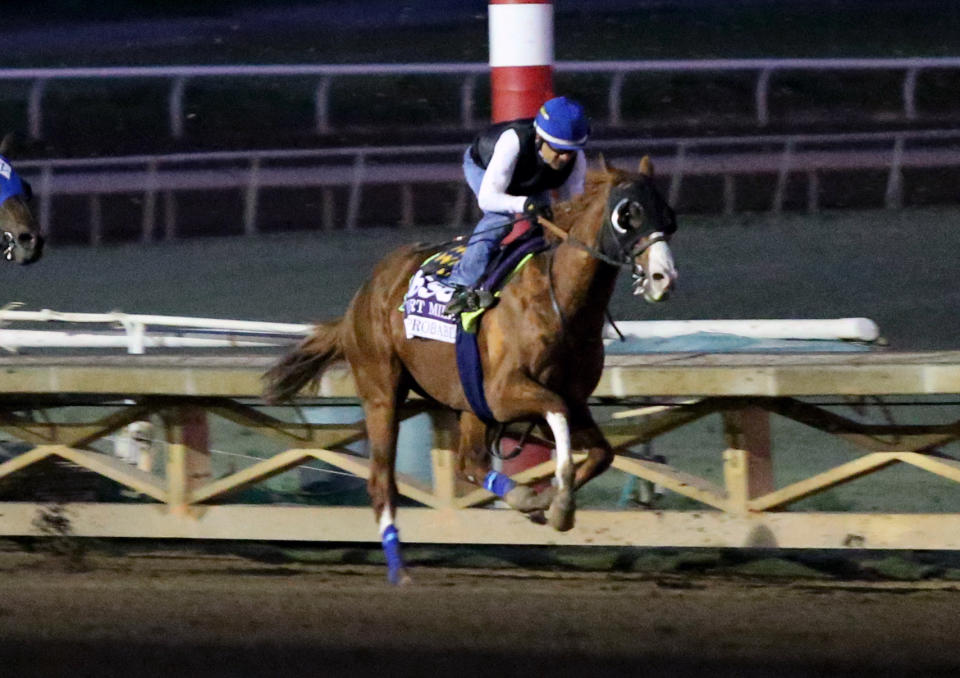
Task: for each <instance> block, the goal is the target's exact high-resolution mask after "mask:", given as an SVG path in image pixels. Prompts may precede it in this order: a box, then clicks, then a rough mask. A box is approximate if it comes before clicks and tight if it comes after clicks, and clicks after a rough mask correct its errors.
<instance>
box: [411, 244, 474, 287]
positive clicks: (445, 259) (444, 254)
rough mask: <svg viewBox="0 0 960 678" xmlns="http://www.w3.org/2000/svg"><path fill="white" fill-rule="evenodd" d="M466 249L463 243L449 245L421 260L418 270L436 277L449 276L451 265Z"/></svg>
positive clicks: (451, 271)
mask: <svg viewBox="0 0 960 678" xmlns="http://www.w3.org/2000/svg"><path fill="white" fill-rule="evenodd" d="M466 251H467V246H466V245H465V244H464V245H451V246H450V247H448V248H447V249H445V250H441V251H440V252H437V253H436V254H434V255H433V256H432V257H430V258H429V259H427V260H426V261H425V262H423V264H422V265H421V266H420V270H422V271H424V272H425V273H426V274H427V275H431V276H433V277H434V278H437V279H440V278H449V277H450V274H451V273H453V267H454V266H456V265H457V262H458V261H460V259H462V258H463V253H464V252H466Z"/></svg>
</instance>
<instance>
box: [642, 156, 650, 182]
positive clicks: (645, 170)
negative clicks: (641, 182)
mask: <svg viewBox="0 0 960 678" xmlns="http://www.w3.org/2000/svg"><path fill="white" fill-rule="evenodd" d="M640 174H643V175H644V176H648V177H651V178H652V177H653V160H651V159H650V156H649V155H645V156H643V157H642V158H640Z"/></svg>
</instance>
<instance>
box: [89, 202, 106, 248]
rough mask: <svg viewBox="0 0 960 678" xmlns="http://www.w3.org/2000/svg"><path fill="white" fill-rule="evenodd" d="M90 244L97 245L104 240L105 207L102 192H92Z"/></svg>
mask: <svg viewBox="0 0 960 678" xmlns="http://www.w3.org/2000/svg"><path fill="white" fill-rule="evenodd" d="M89 201H90V244H91V245H93V246H94V247H96V246H97V245H99V244H100V243H101V241H102V240H103V209H102V208H101V206H100V194H99V193H91V194H90V198H89Z"/></svg>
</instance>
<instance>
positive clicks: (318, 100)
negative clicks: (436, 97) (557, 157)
mask: <svg viewBox="0 0 960 678" xmlns="http://www.w3.org/2000/svg"><path fill="white" fill-rule="evenodd" d="M554 68H555V71H556V72H557V73H558V74H565V73H573V74H594V75H596V74H600V75H608V76H610V80H609V85H608V90H607V109H608V110H607V115H606V123H607V124H609V125H611V126H618V125H621V124H622V123H623V121H624V117H623V111H622V103H623V87H624V83H625V80H626V78H627V76H630V75H633V74H639V73H647V74H649V73H686V74H689V73H699V74H710V73H730V72H742V73H752V74H755V76H756V81H755V83H754V88H753V94H754V102H753V105H754V114H755V117H756V122H757V124H758V125H760V126H764V125H766V124H768V123H769V121H770V107H769V98H770V88H771V81H772V80H773V79H774V77H775V76H776V75H778V74H783V73H791V72H826V71H831V72H837V71H842V72H859V71H892V72H902V74H903V81H902V85H901V99H902V101H901V104H902V110H903V117H904V119H905V120H906V121H912V120H915V119H916V118H917V116H918V112H917V106H916V91H917V84H918V79H919V77H920V75H921V73H922V72H923V71H925V70H927V71H928V70H934V69H941V70H942V69H947V70H955V69H960V57H928V58H920V57H911V58H888V59H706V60H664V61H653V60H644V61H560V62H557V63H556V64H555V66H554ZM488 73H489V67H488V65H487V64H485V63H408V64H344V65H337V64H277V65H246V66H245V65H221V66H128V67H102V68H98V67H89V68H22V69H9V68H8V69H0V81H26V82H29V83H30V87H29V93H28V95H27V118H28V128H29V132H30V135H31V136H32V137H34V138H40V137H41V136H42V134H43V98H44V93H45V91H46V89H47V86H48V84H49V83H50V82H53V81H62V80H130V79H154V80H156V79H161V80H166V81H169V90H168V95H167V117H168V120H169V130H170V135H171V136H172V137H174V138H181V137H182V136H183V135H184V117H185V115H184V98H185V93H186V88H187V84H188V83H191V82H196V81H202V80H210V79H218V78H227V77H229V78H247V77H249V78H264V77H269V78H293V77H296V78H304V77H307V78H316V86H315V89H314V97H313V98H314V118H315V121H314V124H315V127H316V131H317V132H319V133H321V134H325V133H329V132H330V131H332V129H333V125H332V123H331V116H330V99H331V84H332V82H333V80H334V79H336V78H360V77H383V76H404V75H416V76H439V75H453V76H460V77H462V83H461V85H460V102H459V118H460V120H459V125H460V126H461V127H462V128H463V129H473V128H474V127H475V126H476V124H477V120H476V115H475V107H476V101H477V81H478V79H479V78H480V77H481V76H486V75H487V74H488ZM598 117H599V114H598Z"/></svg>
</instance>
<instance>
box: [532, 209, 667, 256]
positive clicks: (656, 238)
mask: <svg viewBox="0 0 960 678" xmlns="http://www.w3.org/2000/svg"><path fill="white" fill-rule="evenodd" d="M537 221H539V222H540V225H541V226H543V227H544V228H546V229H547V230H549V231H550V232H551V233H553V234H554V235H556V236H557V237H559V238H560V240H562V241H564V242H568V243H570V244H571V245H575V246H577V247H579V248H580V249H582V250H584V251H586V252H587V254H589V255H590V256H591V257H593V258H594V259H598V260H600V261H602V262H603V263H605V264H610V265H611V266H616V267H617V268H628V267H629V266H630V265H631V264H632V259H633V258H634V257H637V256H639V255H640V254H643V252H645V251H646V250H647V249H648V248H649V247H650V246H651V245H653V244H654V243H658V242H663V241H665V240H666V239H667V237H666V236H665V235H664V234H663V233H661V232H660V231H656V232H654V233H651V234H650V235H648V236H645V237H643V238H641V239H640V240H638V241H637V244H638V245H640V246H639V247H634V248H633V250H634V251H633V252H632V253H627V252H624V251H623V250H622V249H621V250H620V257H621V258H620V259H614V258H613V257H610V256H608V255H606V254H604V253H603V252H601V251H600V250H598V249H597V248H596V247H593V246H591V245H588V244H587V243H585V242H583V241H582V240H578V239H577V238H574V237H573V236H572V235H570V234H569V233H567V232H566V231H564V230H563V229H562V228H560V227H559V226H557V225H556V224H555V223H553V222H552V221H550V220H549V219H547V218H546V217H537ZM603 228H604V229H606V228H607V224H606V223H604V225H603ZM601 235H602V232H601ZM614 240H616V238H614ZM617 242H618V245H619V241H617Z"/></svg>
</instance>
